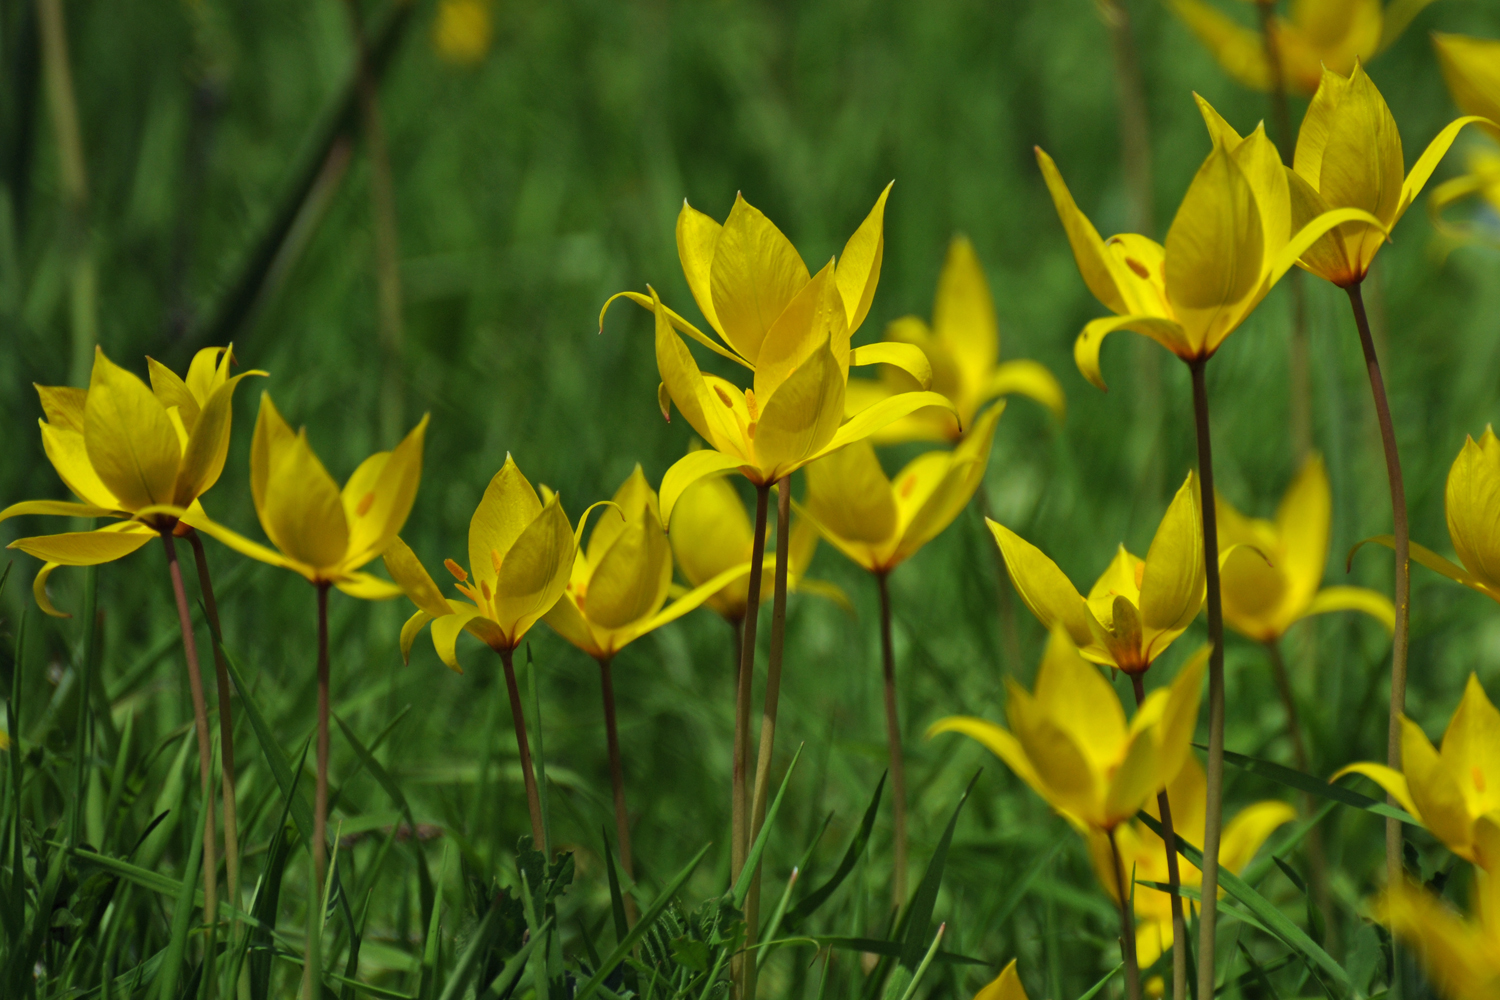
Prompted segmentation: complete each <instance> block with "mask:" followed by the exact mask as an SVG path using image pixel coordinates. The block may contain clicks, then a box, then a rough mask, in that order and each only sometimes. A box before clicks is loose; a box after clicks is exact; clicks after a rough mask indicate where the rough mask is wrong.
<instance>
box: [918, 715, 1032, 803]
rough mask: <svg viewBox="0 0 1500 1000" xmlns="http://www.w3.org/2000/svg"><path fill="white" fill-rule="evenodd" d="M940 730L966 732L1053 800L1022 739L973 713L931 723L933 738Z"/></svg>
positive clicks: (930, 735) (928, 733)
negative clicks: (1027, 753)
mask: <svg viewBox="0 0 1500 1000" xmlns="http://www.w3.org/2000/svg"><path fill="white" fill-rule="evenodd" d="M939 733H962V734H963V735H965V736H968V737H970V738H971V739H974V740H977V741H978V742H979V743H980V744H982V745H983V746H984V748H985V749H986V750H988V751H989V752H990V753H992V754H994V755H995V756H996V757H999V758H1000V759H1001V760H1003V761H1005V764H1006V766H1007V767H1009V768H1010V769H1011V770H1012V771H1014V772H1015V775H1016V777H1018V778H1020V779H1021V780H1022V781H1024V782H1026V784H1028V785H1030V786H1031V789H1032V791H1034V792H1036V793H1037V794H1038V795H1040V796H1041V797H1042V798H1044V799H1046V800H1047V801H1048V802H1049V803H1051V802H1052V792H1051V790H1050V789H1049V788H1047V786H1046V785H1045V784H1043V783H1042V779H1041V777H1040V776H1039V775H1038V774H1037V772H1036V768H1035V767H1033V766H1032V763H1031V759H1030V758H1029V757H1027V756H1026V750H1025V749H1024V748H1023V747H1022V746H1021V742H1020V741H1019V740H1017V739H1016V738H1015V737H1014V736H1013V735H1011V734H1010V733H1009V732H1007V731H1006V730H1004V729H1002V728H1001V727H999V726H997V725H995V724H994V723H993V722H989V721H987V720H985V719H977V718H974V717H973V716H969V715H950V716H948V717H947V718H946V719H939V720H938V721H936V722H934V723H933V724H932V725H931V726H929V727H928V729H927V738H928V739H929V740H930V739H932V738H933V737H934V736H937V735H938V734H939Z"/></svg>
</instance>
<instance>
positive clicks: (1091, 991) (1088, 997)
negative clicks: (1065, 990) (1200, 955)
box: [1078, 962, 1193, 1000]
mask: <svg viewBox="0 0 1500 1000" xmlns="http://www.w3.org/2000/svg"><path fill="white" fill-rule="evenodd" d="M1123 968H1125V963H1124V962H1121V963H1120V964H1119V965H1117V966H1115V967H1114V968H1113V969H1110V970H1109V971H1108V972H1106V973H1105V974H1104V978H1103V979H1101V980H1099V981H1098V982H1097V983H1095V984H1094V985H1093V986H1090V987H1089V988H1088V991H1087V992H1086V993H1084V994H1083V996H1081V997H1079V998H1078V1000H1094V997H1096V996H1098V995H1099V991H1100V990H1102V989H1104V987H1106V986H1108V985H1109V981H1110V980H1111V979H1113V978H1115V977H1116V976H1118V975H1119V974H1120V970H1121V969H1123ZM1192 978H1193V977H1192V976H1188V979H1190V980H1191V979H1192Z"/></svg>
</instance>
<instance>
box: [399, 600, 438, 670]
mask: <svg viewBox="0 0 1500 1000" xmlns="http://www.w3.org/2000/svg"><path fill="white" fill-rule="evenodd" d="M445 613H446V612H445ZM430 621H432V615H429V614H428V613H427V612H425V611H423V610H422V609H421V608H418V609H417V610H416V611H415V612H414V613H413V614H412V616H411V617H410V618H408V619H406V623H405V624H404V625H402V626H401V662H402V663H410V662H411V645H412V643H414V642H416V641H417V633H418V632H421V631H422V628H423V627H424V626H425V625H426V624H427V623H428V622H430Z"/></svg>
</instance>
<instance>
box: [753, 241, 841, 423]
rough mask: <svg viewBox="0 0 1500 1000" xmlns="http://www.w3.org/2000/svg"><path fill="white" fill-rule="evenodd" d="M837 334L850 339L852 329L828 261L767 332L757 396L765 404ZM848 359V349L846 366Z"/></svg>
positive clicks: (758, 361)
mask: <svg viewBox="0 0 1500 1000" xmlns="http://www.w3.org/2000/svg"><path fill="white" fill-rule="evenodd" d="M835 334H837V339H840V340H844V341H847V339H848V336H849V330H848V326H847V324H846V322H845V320H844V307H843V303H842V302H841V301H840V299H839V297H838V291H837V289H836V287H835V285H834V273H833V262H832V261H829V262H828V264H827V265H825V266H824V268H823V269H822V270H821V271H819V272H818V273H817V274H815V275H813V277H812V280H811V281H809V282H808V283H807V284H805V285H803V286H802V289H801V290H800V291H798V292H797V294H796V295H794V296H792V300H791V301H790V302H788V303H787V305H786V308H785V309H783V310H782V311H781V315H780V316H778V317H777V318H776V321H775V322H774V323H772V324H771V328H770V329H769V330H767V331H766V335H765V339H764V340H762V342H761V345H760V354H759V355H758V356H757V357H756V359H755V398H756V399H758V400H760V402H761V405H762V407H764V406H765V404H766V401H767V400H769V399H770V398H771V396H772V394H773V393H775V392H776V390H777V389H778V388H779V387H780V386H781V384H782V383H783V382H785V381H786V379H787V377H788V376H790V375H791V374H792V373H793V372H795V371H797V370H798V369H799V368H801V367H802V366H803V365H805V364H806V363H807V362H808V360H809V359H810V358H811V357H812V356H813V353H814V352H816V351H817V350H818V348H819V347H820V346H822V345H823V344H825V343H829V341H830V339H831V338H834V337H835ZM835 357H837V354H835ZM847 362H848V357H847V351H846V353H845V359H844V367H846V368H847ZM841 415H842V414H841Z"/></svg>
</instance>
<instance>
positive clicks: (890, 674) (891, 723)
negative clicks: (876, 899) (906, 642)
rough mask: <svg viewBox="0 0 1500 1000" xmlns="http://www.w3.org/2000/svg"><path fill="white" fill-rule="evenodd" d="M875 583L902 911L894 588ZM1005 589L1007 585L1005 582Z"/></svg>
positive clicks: (895, 889)
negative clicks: (878, 609) (893, 631)
mask: <svg viewBox="0 0 1500 1000" xmlns="http://www.w3.org/2000/svg"><path fill="white" fill-rule="evenodd" d="M997 549H998V546H997ZM875 583H876V585H877V587H878V588H879V590H880V667H881V671H880V672H881V677H882V679H883V680H884V682H885V684H884V686H885V739H886V745H887V746H888V747H889V750H890V757H891V801H892V802H893V804H894V809H895V826H896V828H895V851H894V853H895V864H896V873H895V877H894V878H893V879H892V890H891V891H892V893H893V895H894V896H895V900H894V902H895V906H896V907H897V908H898V909H899V908H900V907H901V906H902V905H903V904H904V903H905V902H906V868H907V846H906V761H905V756H904V755H903V754H902V752H901V717H900V714H899V713H898V711H897V708H896V650H895V646H894V645H893V644H892V640H891V588H890V584H889V583H888V582H887V574H886V573H876V574H875ZM1001 586H1002V587H1004V586H1005V584H1004V583H1003V582H1002V584H1001Z"/></svg>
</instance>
